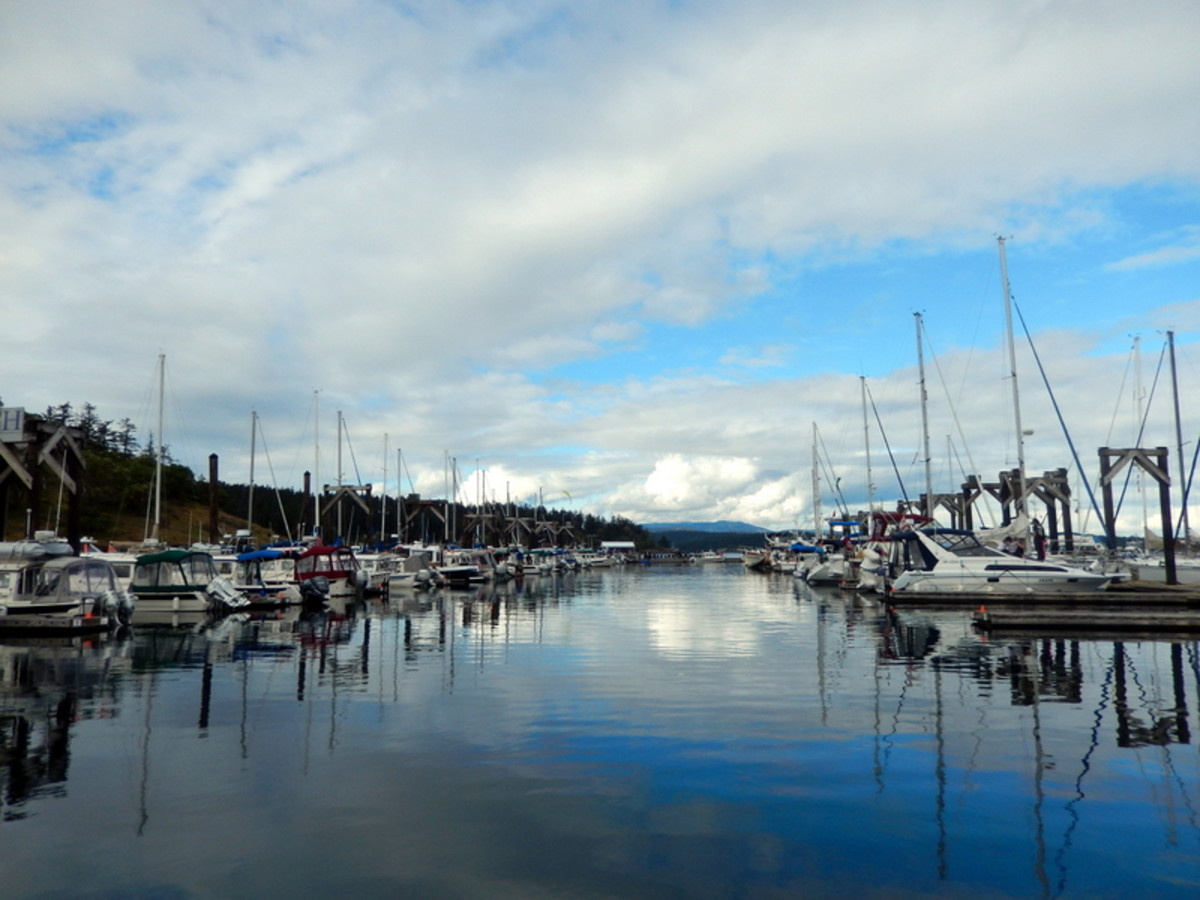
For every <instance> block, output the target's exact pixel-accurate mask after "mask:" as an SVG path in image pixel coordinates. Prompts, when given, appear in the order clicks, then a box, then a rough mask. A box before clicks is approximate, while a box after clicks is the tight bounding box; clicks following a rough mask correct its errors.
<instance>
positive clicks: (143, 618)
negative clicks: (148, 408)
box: [129, 353, 249, 624]
mask: <svg viewBox="0 0 1200 900" xmlns="http://www.w3.org/2000/svg"><path fill="white" fill-rule="evenodd" d="M165 370H166V356H165V355H164V354H161V353H160V354H159V356H158V447H157V453H156V454H155V460H154V470H155V471H154V523H153V528H152V530H151V532H150V535H149V538H148V540H147V541H146V543H147V545H148V547H156V546H158V543H159V531H160V527H161V523H162V465H163V439H162V421H163V384H164V380H165ZM129 590H130V591H131V592H132V593H133V595H134V596H135V597H136V598H137V614H136V615H135V618H136V620H137V621H138V622H140V623H143V624H144V623H147V622H149V621H150V620H151V619H152V618H155V617H156V614H168V615H173V614H177V613H207V612H212V611H216V612H228V611H230V610H233V609H239V608H241V607H244V606H247V605H248V603H249V601H247V599H246V597H245V596H244V595H243V594H242V593H241V592H240V591H238V590H237V589H236V588H235V587H234V586H233V583H232V582H231V581H230V580H229V579H228V578H227V577H225V576H223V575H220V574H218V572H217V566H216V563H215V562H214V560H213V556H212V554H211V553H209V552H207V551H206V550H201V549H198V548H194V549H191V550H158V551H156V552H152V553H144V554H142V555H141V556H139V557H138V558H137V563H136V564H135V566H134V570H133V578H132V579H131V581H130V583H129Z"/></svg>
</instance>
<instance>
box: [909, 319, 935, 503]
mask: <svg viewBox="0 0 1200 900" xmlns="http://www.w3.org/2000/svg"><path fill="white" fill-rule="evenodd" d="M913 317H914V319H915V321H916V326H917V372H918V375H919V378H920V383H921V449H922V452H923V453H924V454H925V509H924V513H925V515H927V516H928V517H929V518H931V519H932V518H933V474H932V471H931V469H930V466H929V409H928V405H929V395H928V394H927V393H926V391H925V353H924V351H923V349H922V345H923V343H924V341H922V339H921V314H920V313H913Z"/></svg>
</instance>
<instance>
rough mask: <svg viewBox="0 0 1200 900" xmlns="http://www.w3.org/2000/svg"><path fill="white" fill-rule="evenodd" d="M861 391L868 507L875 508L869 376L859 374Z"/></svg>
mask: <svg viewBox="0 0 1200 900" xmlns="http://www.w3.org/2000/svg"><path fill="white" fill-rule="evenodd" d="M858 383H859V392H860V393H861V394H862V417H863V450H864V452H865V453H866V455H867V509H868V510H873V509H875V484H874V482H872V480H871V426H870V423H869V422H868V421H867V378H866V376H865V375H860V376H858Z"/></svg>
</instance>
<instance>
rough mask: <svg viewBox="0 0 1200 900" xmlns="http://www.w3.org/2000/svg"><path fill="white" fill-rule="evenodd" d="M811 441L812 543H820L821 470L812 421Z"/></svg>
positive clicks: (815, 425) (814, 425) (822, 530)
mask: <svg viewBox="0 0 1200 900" xmlns="http://www.w3.org/2000/svg"><path fill="white" fill-rule="evenodd" d="M812 431H813V442H812V507H813V543H814V544H818V545H819V544H820V542H821V537H822V535H823V534H824V529H822V528H821V471H820V464H819V460H818V457H817V423H816V422H813V427H812Z"/></svg>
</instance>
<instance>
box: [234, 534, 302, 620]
mask: <svg viewBox="0 0 1200 900" xmlns="http://www.w3.org/2000/svg"><path fill="white" fill-rule="evenodd" d="M297 556H298V551H297V550H296V549H295V548H291V547H264V548H263V549H262V550H247V551H245V552H243V553H239V554H238V555H237V556H236V557H235V558H234V562H233V573H232V575H231V580H232V581H233V586H234V587H235V588H237V590H239V591H241V592H242V593H243V594H245V595H246V598H247V599H248V600H249V601H250V603H251V604H252V605H255V606H264V605H266V606H286V605H290V604H294V603H299V602H300V600H301V596H300V587H299V585H298V584H297V582H296V557H297Z"/></svg>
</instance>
